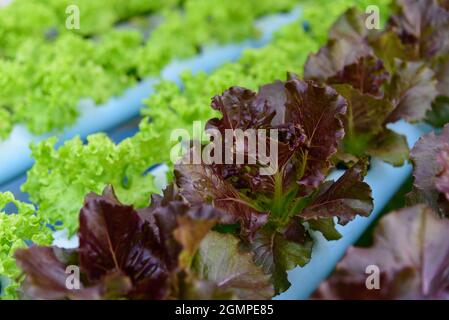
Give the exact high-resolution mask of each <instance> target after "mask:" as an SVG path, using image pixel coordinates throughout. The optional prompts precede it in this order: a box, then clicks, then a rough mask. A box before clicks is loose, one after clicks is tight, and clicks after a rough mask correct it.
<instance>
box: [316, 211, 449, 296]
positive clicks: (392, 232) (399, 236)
mask: <svg viewBox="0 0 449 320" xmlns="http://www.w3.org/2000/svg"><path fill="white" fill-rule="evenodd" d="M374 237H375V239H374V244H373V246H372V247H371V248H354V247H352V248H350V249H349V250H348V251H347V253H346V256H345V257H344V258H343V260H342V261H341V262H339V263H338V265H337V267H336V269H335V271H334V273H333V274H332V275H331V276H330V277H329V279H327V280H326V281H325V282H323V283H322V284H321V285H320V287H319V288H318V290H317V291H316V292H315V294H314V297H315V298H319V299H382V300H383V299H449V277H448V274H449V261H448V259H447V257H448V254H449V220H447V219H441V218H438V217H437V215H435V213H434V212H433V211H432V210H431V209H430V208H428V207H426V206H424V205H416V206H413V207H410V208H406V209H402V210H400V211H396V212H392V213H390V214H388V215H387V216H385V217H384V218H382V219H381V221H380V223H379V226H378V227H377V229H376V232H375V236H374ZM367 270H368V272H367ZM373 271H374V272H377V271H378V272H379V273H378V274H376V275H375V276H379V280H378V283H377V284H376V280H372V281H371V279H369V278H368V276H369V275H370V273H372V272H373Z"/></svg>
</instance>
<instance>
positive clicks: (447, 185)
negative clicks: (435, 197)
mask: <svg viewBox="0 0 449 320" xmlns="http://www.w3.org/2000/svg"><path fill="white" fill-rule="evenodd" d="M437 164H438V165H439V166H440V167H441V168H442V170H441V172H440V173H439V174H438V176H437V178H436V181H435V185H436V187H437V190H438V191H439V192H441V193H443V194H444V195H446V198H447V200H448V201H449V141H447V144H446V145H445V146H444V147H443V150H442V151H441V152H440V153H439V154H438V155H437Z"/></svg>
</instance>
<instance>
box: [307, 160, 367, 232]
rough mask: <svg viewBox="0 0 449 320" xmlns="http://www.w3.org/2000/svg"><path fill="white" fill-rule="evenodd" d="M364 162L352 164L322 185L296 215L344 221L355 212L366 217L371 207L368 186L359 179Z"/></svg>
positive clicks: (363, 170)
mask: <svg viewBox="0 0 449 320" xmlns="http://www.w3.org/2000/svg"><path fill="white" fill-rule="evenodd" d="M366 169H367V161H366V160H362V161H360V162H358V163H357V164H355V165H354V166H352V167H351V168H350V169H348V170H346V172H345V173H344V174H343V175H342V176H341V177H340V178H339V179H338V180H337V181H336V182H333V183H331V182H329V183H325V184H323V185H322V187H321V190H320V192H319V194H318V195H317V196H316V198H315V199H314V200H313V201H312V202H311V203H310V204H309V205H308V206H307V207H306V208H305V209H304V210H303V211H302V212H301V213H300V214H299V215H300V217H302V218H304V219H306V220H308V219H318V218H332V217H338V222H339V224H342V225H344V224H346V223H348V222H349V221H351V220H352V219H354V218H355V217H356V216H357V215H361V216H368V215H369V214H370V213H371V211H372V210H373V198H372V197H371V188H370V187H369V186H368V184H366V183H365V182H363V177H364V176H365V174H366Z"/></svg>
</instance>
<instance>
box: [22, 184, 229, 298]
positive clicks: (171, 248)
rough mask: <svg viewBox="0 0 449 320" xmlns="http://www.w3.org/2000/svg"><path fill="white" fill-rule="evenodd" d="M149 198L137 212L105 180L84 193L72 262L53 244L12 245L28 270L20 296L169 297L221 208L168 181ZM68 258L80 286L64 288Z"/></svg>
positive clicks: (23, 266)
mask: <svg viewBox="0 0 449 320" xmlns="http://www.w3.org/2000/svg"><path fill="white" fill-rule="evenodd" d="M152 199H153V203H152V204H151V206H150V207H148V208H145V209H142V210H140V211H139V212H137V211H136V210H134V209H133V207H131V206H126V205H123V204H121V203H120V202H119V201H118V200H117V198H116V197H115V194H114V192H113V190H112V188H110V187H108V188H106V189H105V192H104V194H103V195H102V196H98V195H95V194H90V195H88V196H87V197H86V201H85V205H84V207H83V208H82V209H81V212H80V228H79V231H78V236H79V241H80V245H79V247H78V248H77V249H76V251H75V253H72V254H71V255H70V257H71V258H72V259H71V261H68V260H67V259H65V260H62V259H61V258H60V257H59V255H56V253H59V252H64V251H62V250H61V249H59V248H54V247H31V248H30V249H23V250H21V251H18V252H17V254H16V259H17V262H18V265H19V266H21V267H22V269H23V270H24V272H25V274H26V281H25V284H24V286H23V288H22V290H23V291H24V294H25V296H27V297H30V298H37V299H41V298H46V297H50V298H52V299H62V298H71V299H72V298H89V299H92V298H95V299H110V298H131V299H164V298H168V297H171V298H173V292H172V289H173V287H176V285H177V283H176V282H175V283H174V281H175V279H177V277H178V275H179V273H180V272H181V273H182V272H184V270H185V269H188V268H189V267H190V264H191V262H192V260H193V256H194V254H196V251H197V249H198V247H199V245H200V243H201V242H202V241H203V239H204V237H206V234H207V232H208V231H209V230H210V228H212V227H213V225H214V224H215V222H216V221H218V217H219V215H220V214H221V213H220V212H218V210H216V209H214V208H213V207H211V206H208V205H205V204H200V205H195V206H190V205H188V204H187V203H185V202H183V201H181V199H180V197H179V196H178V195H177V194H176V193H175V190H174V188H173V187H172V186H170V187H168V188H167V190H166V191H165V197H160V196H153V197H152ZM198 226H200V228H197V227H198ZM69 264H71V265H75V266H78V267H79V270H80V274H81V279H80V280H81V286H82V290H75V291H76V292H75V291H74V290H68V289H66V288H65V280H66V277H67V274H65V269H66V267H67V266H68V265H69ZM192 277H194V275H192ZM194 279H195V278H194Z"/></svg>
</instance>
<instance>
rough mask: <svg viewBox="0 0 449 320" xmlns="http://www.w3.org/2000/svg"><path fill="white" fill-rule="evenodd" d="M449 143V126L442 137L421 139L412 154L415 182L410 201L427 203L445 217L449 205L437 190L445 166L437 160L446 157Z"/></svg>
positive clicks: (432, 136)
mask: <svg viewBox="0 0 449 320" xmlns="http://www.w3.org/2000/svg"><path fill="white" fill-rule="evenodd" d="M448 141H449V125H446V126H445V127H444V129H443V132H442V133H441V134H440V135H435V134H434V133H430V134H428V135H427V136H424V137H422V138H421V139H419V140H418V142H417V143H416V144H415V146H414V147H413V149H412V151H411V153H410V158H411V160H412V161H413V166H414V171H413V177H414V182H413V191H412V192H411V194H409V201H410V202H411V203H417V202H423V203H426V204H427V205H429V206H430V207H431V208H432V209H433V210H434V211H435V212H437V213H438V214H440V215H443V216H446V215H449V203H448V202H447V201H446V199H443V197H442V194H441V192H440V190H439V189H438V188H437V179H439V178H438V175H440V174H442V172H444V166H442V165H441V162H439V161H437V159H438V160H441V159H440V157H441V155H442V154H443V155H444V152H445V150H446V148H447V143H448ZM438 181H439V180H438ZM439 182H440V181H439Z"/></svg>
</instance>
